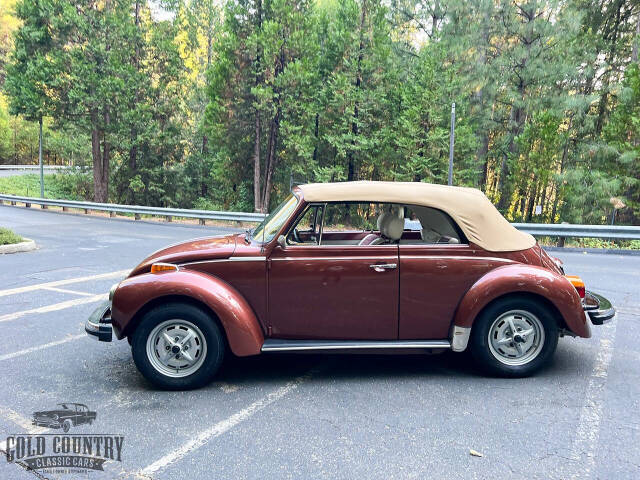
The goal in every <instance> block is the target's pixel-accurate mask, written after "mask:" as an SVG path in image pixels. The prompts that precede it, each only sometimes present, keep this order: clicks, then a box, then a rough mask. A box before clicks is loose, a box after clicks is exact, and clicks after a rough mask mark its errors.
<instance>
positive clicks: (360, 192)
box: [298, 182, 536, 252]
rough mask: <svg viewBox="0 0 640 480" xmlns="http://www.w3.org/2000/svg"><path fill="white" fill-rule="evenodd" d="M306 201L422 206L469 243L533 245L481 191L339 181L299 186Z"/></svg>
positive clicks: (493, 247) (495, 248) (497, 247)
mask: <svg viewBox="0 0 640 480" xmlns="http://www.w3.org/2000/svg"><path fill="white" fill-rule="evenodd" d="M298 188H299V189H300V190H301V191H302V195H303V197H304V199H305V201H307V202H381V203H397V204H404V205H421V206H425V207H432V208H437V209H439V210H442V211H444V212H446V213H448V214H449V216H451V218H453V220H454V221H455V222H456V223H457V224H458V226H459V227H460V228H461V229H462V231H463V232H464V234H465V236H466V237H467V239H468V240H469V241H470V242H473V243H475V244H476V245H478V246H480V247H482V248H484V249H485V250H488V251H491V252H509V251H515V250H524V249H527V248H531V247H533V246H534V245H535V243H536V241H535V239H534V238H533V237H532V236H531V235H529V234H528V233H524V232H521V231H519V230H517V229H516V228H515V227H513V226H512V225H511V224H510V223H509V222H507V220H506V219H505V218H504V217H503V216H502V215H501V214H500V212H498V210H497V209H496V208H495V207H494V206H493V204H492V203H491V202H490V201H489V199H488V198H487V197H486V196H485V195H484V193H482V192H481V191H480V190H477V189H475V188H466V187H449V186H446V185H434V184H431V183H420V182H339V183H309V184H306V185H298Z"/></svg>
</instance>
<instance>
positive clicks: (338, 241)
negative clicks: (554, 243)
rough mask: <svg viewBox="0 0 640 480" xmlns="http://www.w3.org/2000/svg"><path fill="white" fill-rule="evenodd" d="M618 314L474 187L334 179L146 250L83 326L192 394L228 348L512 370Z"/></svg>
mask: <svg viewBox="0 0 640 480" xmlns="http://www.w3.org/2000/svg"><path fill="white" fill-rule="evenodd" d="M614 315H615V310H614V308H613V307H612V306H611V304H610V302H608V301H607V300H606V299H605V298H603V297H602V296H600V295H597V294H595V293H592V292H589V291H587V290H586V289H585V285H584V282H583V281H582V280H581V279H580V278H578V277H576V276H569V275H565V272H564V270H563V266H562V264H561V262H560V261H559V260H557V259H554V258H552V257H550V256H549V255H548V254H547V253H546V252H545V251H544V250H543V249H542V248H541V247H540V246H539V245H538V244H537V242H536V240H535V239H534V238H533V237H532V236H531V235H528V234H526V233H523V232H521V231H519V230H516V229H515V228H514V227H513V226H512V225H511V224H509V222H507V221H506V220H505V219H504V217H502V215H500V213H499V212H498V211H497V210H496V209H495V207H494V206H493V205H492V204H491V202H490V201H489V200H488V199H487V197H485V195H484V194H483V193H482V192H480V191H479V190H475V189H471V188H462V187H447V186H441V185H431V184H426V183H399V182H344V183H326V184H307V185H300V186H296V187H294V188H293V189H292V192H291V195H290V196H289V197H288V198H287V199H286V200H285V201H284V202H282V204H281V205H280V206H279V207H278V208H276V209H275V210H274V211H273V212H272V213H271V214H270V215H269V216H268V217H267V218H266V219H265V220H264V221H263V222H262V223H261V224H260V225H259V226H258V227H257V228H255V229H254V230H252V231H247V232H245V233H238V234H233V235H225V236H218V237H209V238H200V239H196V240H192V241H188V242H184V243H180V244H176V245H172V246H169V247H166V248H164V249H162V250H159V251H157V252H155V253H153V254H151V255H150V256H149V257H148V258H146V259H145V260H144V261H142V263H140V264H139V265H138V266H137V267H135V268H134V269H133V270H132V271H131V273H130V274H129V276H128V278H126V279H125V280H123V281H122V282H120V283H119V284H117V285H114V287H112V289H111V292H110V295H109V300H108V301H107V302H105V304H103V305H101V306H100V307H98V308H97V309H96V310H95V312H94V313H93V314H92V315H91V317H90V318H89V320H88V321H87V323H86V326H85V329H86V331H87V333H88V334H89V335H91V336H93V337H95V338H97V339H98V340H102V341H111V339H112V336H113V334H115V336H116V338H118V339H123V338H127V339H128V340H129V343H130V344H131V349H132V355H133V359H134V362H135V364H136V365H137V367H138V369H139V370H140V372H142V374H143V375H144V376H145V377H146V378H147V379H148V380H150V381H151V382H152V383H154V384H155V385H157V386H159V387H161V388H166V389H188V388H196V387H199V386H202V385H204V384H206V383H207V382H208V381H209V380H210V379H211V378H212V377H213V376H214V375H215V373H216V372H217V371H218V369H219V368H220V365H221V364H222V361H223V358H224V356H225V354H227V353H228V352H229V351H230V352H232V353H233V354H235V355H238V356H246V355H257V354H260V353H263V352H309V351H315V352H327V351H334V352H341V353H346V352H358V353H365V352H366V353H369V352H374V353H375V352H381V351H384V352H401V353H407V352H425V351H445V350H453V351H455V352H462V351H464V350H467V349H469V350H470V351H471V355H472V357H473V358H474V360H475V363H476V364H477V365H479V366H480V367H482V368H483V369H484V370H485V371H486V372H488V373H489V374H493V375H500V376H507V377H521V376H526V375H530V374H532V373H534V372H536V371H537V370H539V369H540V368H541V367H542V366H543V365H545V364H547V363H548V362H549V361H550V360H551V358H552V357H553V354H554V351H555V349H556V345H557V343H558V337H561V336H564V335H570V336H577V337H584V338H589V337H590V336H591V324H594V325H600V324H602V323H603V322H605V321H607V320H610V319H611V318H613V316H614Z"/></svg>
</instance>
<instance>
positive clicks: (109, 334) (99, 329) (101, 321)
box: [84, 300, 113, 342]
mask: <svg viewBox="0 0 640 480" xmlns="http://www.w3.org/2000/svg"><path fill="white" fill-rule="evenodd" d="M84 331H85V332H87V334H88V335H89V336H90V337H93V338H95V339H96V340H99V341H101V342H110V341H111V340H112V339H113V327H112V326H111V301H110V300H105V301H104V302H102V303H101V304H100V305H99V306H98V308H96V309H95V310H94V311H93V313H92V314H91V315H90V316H89V320H87V322H86V323H85V324H84Z"/></svg>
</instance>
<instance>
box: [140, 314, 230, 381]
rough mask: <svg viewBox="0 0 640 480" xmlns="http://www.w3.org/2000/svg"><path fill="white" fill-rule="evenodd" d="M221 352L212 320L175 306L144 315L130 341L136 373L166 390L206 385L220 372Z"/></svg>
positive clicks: (218, 330) (218, 335)
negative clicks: (137, 371)
mask: <svg viewBox="0 0 640 480" xmlns="http://www.w3.org/2000/svg"><path fill="white" fill-rule="evenodd" d="M224 350H225V347H224V337H223V336H222V333H221V332H220V328H219V327H218V325H217V323H216V322H215V321H214V319H212V318H211V317H210V316H209V315H208V314H207V313H205V312H204V311H203V310H201V309H200V308H198V307H196V306H193V305H189V304H179V303H172V304H167V305H161V306H159V307H156V308H154V309H153V310H150V311H149V312H147V313H146V314H145V315H144V317H143V318H142V321H141V322H140V324H139V325H138V328H137V329H136V331H135V332H134V334H133V337H132V341H131V351H132V354H133V360H134V362H135V364H136V366H137V367H138V370H140V373H142V375H144V377H145V378H146V379H147V380H149V381H150V382H151V383H153V384H154V385H156V386H158V387H160V388H163V389H166V390H189V389H193V388H198V387H201V386H203V385H205V384H207V383H208V382H209V381H210V380H211V379H212V378H213V376H214V375H215V374H216V372H217V371H218V369H219V368H220V365H221V364H222V359H223V357H224Z"/></svg>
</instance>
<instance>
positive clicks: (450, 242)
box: [399, 206, 508, 340]
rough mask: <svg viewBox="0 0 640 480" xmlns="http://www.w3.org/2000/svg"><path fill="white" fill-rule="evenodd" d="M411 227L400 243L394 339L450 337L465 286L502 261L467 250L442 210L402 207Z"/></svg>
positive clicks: (453, 225)
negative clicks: (398, 303)
mask: <svg viewBox="0 0 640 480" xmlns="http://www.w3.org/2000/svg"><path fill="white" fill-rule="evenodd" d="M405 211H406V212H407V216H408V218H410V219H411V220H410V221H408V222H406V224H409V223H411V224H412V229H413V230H414V232H416V233H417V235H412V232H408V231H406V232H405V234H404V235H403V238H409V239H410V240H401V241H400V252H399V255H400V306H399V315H400V319H399V338H400V339H401V340H416V339H422V340H440V339H445V338H448V337H449V334H450V332H449V330H450V328H451V322H452V320H453V316H454V314H455V311H456V308H457V307H458V304H459V303H460V301H461V300H462V297H463V296H464V294H465V293H466V292H467V290H469V288H470V287H471V286H472V285H473V284H474V283H475V282H476V281H477V280H478V279H479V278H480V277H481V276H482V275H484V274H485V273H486V272H488V271H489V270H491V269H493V268H495V267H497V266H500V265H504V264H505V262H508V260H505V259H504V258H496V257H491V256H487V253H486V252H484V251H480V250H478V249H475V248H474V247H473V246H470V245H469V244H468V243H467V241H466V239H465V238H464V236H463V234H462V232H461V230H460V229H459V228H458V227H457V225H455V223H454V222H453V220H452V219H451V218H450V217H449V216H448V215H446V214H445V213H444V212H441V211H439V210H435V209H431V208H428V207H412V206H406V207H405Z"/></svg>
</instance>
